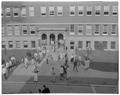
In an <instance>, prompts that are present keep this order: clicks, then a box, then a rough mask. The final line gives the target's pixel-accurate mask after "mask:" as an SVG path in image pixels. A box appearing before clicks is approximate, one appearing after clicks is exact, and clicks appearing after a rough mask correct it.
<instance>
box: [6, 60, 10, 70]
mask: <svg viewBox="0 0 120 95" xmlns="http://www.w3.org/2000/svg"><path fill="white" fill-rule="evenodd" d="M9 67H10V64H9V62H6V68H7V70H8V72H9V69H10V68H9Z"/></svg>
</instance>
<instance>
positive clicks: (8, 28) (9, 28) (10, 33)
mask: <svg viewBox="0 0 120 95" xmlns="http://www.w3.org/2000/svg"><path fill="white" fill-rule="evenodd" d="M7 35H9V36H11V35H13V28H12V26H11V25H8V26H7Z"/></svg>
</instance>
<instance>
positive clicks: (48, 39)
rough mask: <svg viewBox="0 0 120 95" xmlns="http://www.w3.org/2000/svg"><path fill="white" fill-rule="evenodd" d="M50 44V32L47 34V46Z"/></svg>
mask: <svg viewBox="0 0 120 95" xmlns="http://www.w3.org/2000/svg"><path fill="white" fill-rule="evenodd" d="M49 44H50V34H47V46H49Z"/></svg>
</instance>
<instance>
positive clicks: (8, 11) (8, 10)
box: [5, 8, 11, 17]
mask: <svg viewBox="0 0 120 95" xmlns="http://www.w3.org/2000/svg"><path fill="white" fill-rule="evenodd" d="M5 14H6V17H10V16H11V9H10V8H6V9H5Z"/></svg>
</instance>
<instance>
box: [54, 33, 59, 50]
mask: <svg viewBox="0 0 120 95" xmlns="http://www.w3.org/2000/svg"><path fill="white" fill-rule="evenodd" d="M55 48H56V49H57V48H58V34H55Z"/></svg>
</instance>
